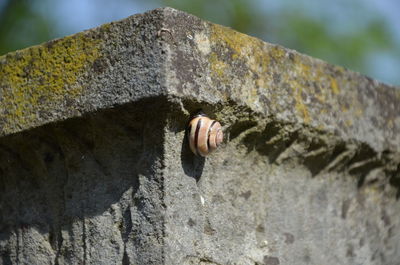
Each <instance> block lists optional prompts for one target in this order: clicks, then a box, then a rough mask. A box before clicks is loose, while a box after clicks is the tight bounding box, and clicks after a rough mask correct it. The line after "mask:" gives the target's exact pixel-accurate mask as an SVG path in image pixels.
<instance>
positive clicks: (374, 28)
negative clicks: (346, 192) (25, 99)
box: [0, 0, 400, 84]
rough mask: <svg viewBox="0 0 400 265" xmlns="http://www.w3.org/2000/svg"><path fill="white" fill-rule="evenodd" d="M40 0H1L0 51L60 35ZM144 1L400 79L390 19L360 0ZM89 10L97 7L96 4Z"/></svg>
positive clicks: (399, 56) (399, 59)
mask: <svg viewBox="0 0 400 265" xmlns="http://www.w3.org/2000/svg"><path fill="white" fill-rule="evenodd" d="M41 1H42V2H41V4H42V5H43V3H45V2H46V1H47V2H48V3H49V1H61V0H41ZM43 1H44V2H43ZM65 1H66V0H65ZM65 1H64V2H65ZM82 1H83V2H84V1H86V0H82ZM114 1H117V2H118V1H119V2H120V3H121V8H123V3H124V1H125V3H126V2H127V1H131V2H134V3H138V5H140V4H141V3H143V2H140V1H139V0H124V1H123V0H114ZM376 1H378V0H376ZM38 2H40V1H39V0H0V54H4V53H6V52H8V51H12V50H15V49H20V48H23V47H26V46H31V45H33V44H37V43H41V42H44V41H46V40H49V39H51V38H54V37H55V36H59V33H58V32H57V28H55V26H54V23H53V21H52V19H57V18H56V17H55V16H54V15H53V17H52V16H51V15H50V14H49V15H47V14H46V16H45V17H44V15H43V12H38V11H37V9H35V4H37V3H38ZM92 2H93V1H92ZM52 3H53V4H54V3H56V2H52ZM146 3H147V4H148V3H151V4H150V5H152V6H160V5H164V6H171V7H174V8H177V9H180V10H184V11H186V12H189V13H192V14H194V15H196V16H198V17H201V18H203V19H206V20H209V21H212V22H214V23H218V24H222V25H226V26H229V27H232V28H234V29H236V30H238V31H240V32H244V33H247V34H250V35H253V36H256V37H259V38H261V39H263V40H265V41H269V42H273V43H278V44H281V45H283V46H285V47H288V48H292V49H295V50H298V51H299V52H302V53H305V54H309V55H311V56H314V57H317V58H321V59H323V60H326V61H328V62H331V63H334V64H339V65H342V66H345V67H347V68H350V69H353V70H356V71H359V72H362V73H364V74H368V75H371V76H374V77H375V78H378V79H383V80H384V81H386V82H391V83H398V84H400V75H398V73H396V71H395V70H393V69H395V68H396V67H393V65H394V66H397V68H400V49H399V48H398V47H399V46H400V43H398V42H400V41H399V39H400V37H399V38H398V39H397V40H395V39H394V38H393V36H392V32H390V28H389V26H388V25H387V20H385V18H384V17H383V16H382V15H380V14H379V13H378V12H374V11H373V10H372V11H371V10H368V9H367V8H365V6H366V4H365V3H364V2H362V0H352V1H347V0H337V1H334V2H332V1H329V0H327V1H317V0H314V1H312V0H296V1H289V0H268V1H267V0H149V1H148V2H146ZM335 5H336V6H335ZM147 6H149V5H147ZM338 6H339V8H337V7H338ZM98 8H104V6H103V5H100V6H99V7H98ZM335 8H336V10H334V9H335ZM331 9H332V10H331ZM90 12H96V8H94V9H93V10H90ZM338 15H339V16H338ZM71 17H72V15H71ZM354 25H356V26H354ZM58 30H59V29H58ZM59 31H60V30H59ZM382 54H384V55H385V56H386V57H385V56H383V57H382V56H381V55H382ZM374 56H375V57H374ZM376 56H378V57H376ZM379 56H381V57H379ZM376 58H384V59H385V58H386V59H387V58H389V59H390V61H391V63H392V65H391V66H392V67H390V66H387V64H386V62H385V61H384V63H383V64H381V65H383V68H385V69H384V70H382V67H381V66H380V64H379V63H378V60H377V59H376ZM381 62H382V60H381Z"/></svg>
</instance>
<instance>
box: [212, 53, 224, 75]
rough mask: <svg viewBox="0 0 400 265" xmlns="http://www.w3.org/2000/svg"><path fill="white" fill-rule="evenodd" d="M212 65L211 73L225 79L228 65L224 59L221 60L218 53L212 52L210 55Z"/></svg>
mask: <svg viewBox="0 0 400 265" xmlns="http://www.w3.org/2000/svg"><path fill="white" fill-rule="evenodd" d="M209 61H210V67H211V73H212V74H213V75H216V76H217V77H218V78H220V79H225V70H226V68H227V67H228V66H227V64H226V63H224V61H222V60H220V59H219V58H218V55H217V54H216V53H212V54H211V55H210V59H209Z"/></svg>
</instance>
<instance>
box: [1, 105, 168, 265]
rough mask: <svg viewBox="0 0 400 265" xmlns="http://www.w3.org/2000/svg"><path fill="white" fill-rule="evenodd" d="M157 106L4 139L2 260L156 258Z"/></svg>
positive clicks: (159, 116) (159, 134)
mask: <svg viewBox="0 0 400 265" xmlns="http://www.w3.org/2000/svg"><path fill="white" fill-rule="evenodd" d="M164 105H165V101H164V100H162V99H161V98H160V99H152V100H143V101H141V102H137V103H135V104H134V105H128V106H124V107H118V108H115V109H113V110H107V111H102V112H98V113H95V114H91V115H87V116H85V117H83V118H79V119H72V120H69V121H66V122H64V123H60V124H51V125H47V126H44V127H40V128H37V129H34V130H31V131H29V132H24V133H19V134H16V135H11V136H7V137H4V138H2V139H1V141H0V161H1V162H0V173H1V175H0V189H1V190H0V206H1V211H0V264H132V263H137V264H162V248H163V232H162V230H163V225H162V224H163V217H162V214H161V211H162V199H163V195H162V193H163V188H162V187H163V183H162V175H161V169H162V157H163V154H162V153H163V148H162V142H163V134H162V132H163V128H164V120H163V119H164V118H163V115H162V113H163V106H164ZM143 113H147V114H146V115H145V116H143ZM160 113H161V114H160Z"/></svg>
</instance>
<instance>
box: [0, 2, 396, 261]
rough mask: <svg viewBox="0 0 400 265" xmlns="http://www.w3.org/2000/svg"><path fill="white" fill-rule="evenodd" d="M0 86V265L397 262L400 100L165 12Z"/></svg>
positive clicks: (41, 58)
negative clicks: (210, 145)
mask: <svg viewBox="0 0 400 265" xmlns="http://www.w3.org/2000/svg"><path fill="white" fill-rule="evenodd" d="M0 74H1V75H0V102H1V105H0V135H1V136H2V137H1V138H0V264H203V265H210V264H214V265H215V264H216V265H222V264H223V265H228V264H251V265H261V264H265V265H276V264H399V260H400V254H399V253H400V232H399V231H400V204H399V202H398V199H399V197H400V153H399V147H400V115H399V113H400V107H399V106H400V90H399V89H398V88H395V87H391V86H388V85H385V84H381V83H378V82H376V81H374V80H371V79H369V78H368V77H365V76H362V75H360V74H357V73H354V72H351V71H349V70H346V69H344V68H342V67H338V66H332V65H329V64H327V63H324V62H322V61H320V60H317V59H314V58H310V57H308V56H305V55H301V54H299V53H297V52H295V51H292V50H288V49H285V48H282V47H280V46H277V45H272V44H268V43H264V42H262V41H260V40H258V39H255V38H252V37H249V36H246V35H243V34H241V33H238V32H235V31H232V30H230V29H228V28H224V27H222V26H218V25H214V24H211V23H208V22H205V21H202V20H200V19H198V18H196V17H193V16H191V15H188V14H186V13H183V12H180V11H177V10H174V9H171V8H165V9H157V10H154V11H150V12H148V13H145V14H143V15H136V16H133V17H130V18H127V19H125V20H122V21H119V22H113V23H111V24H106V25H103V26H101V27H99V28H96V29H93V30H89V31H85V32H82V33H78V34H76V35H73V36H69V37H66V38H62V39H59V40H55V41H51V42H49V43H46V44H43V45H40V46H36V47H31V48H28V49H25V50H22V51H17V52H15V53H10V54H7V55H5V56H3V57H0ZM198 108H203V110H204V111H205V112H206V113H208V114H210V116H212V117H213V118H216V119H218V120H220V121H221V123H222V124H223V126H224V130H225V134H226V135H227V140H226V143H225V144H224V146H223V147H222V148H221V149H220V150H218V151H217V152H216V153H214V154H212V155H211V156H210V157H208V158H207V159H202V158H198V157H195V156H193V155H192V154H191V153H190V150H189V149H188V146H187V143H186V139H185V126H186V123H187V119H188V117H189V115H190V114H191V113H193V112H194V111H195V110H197V109H198Z"/></svg>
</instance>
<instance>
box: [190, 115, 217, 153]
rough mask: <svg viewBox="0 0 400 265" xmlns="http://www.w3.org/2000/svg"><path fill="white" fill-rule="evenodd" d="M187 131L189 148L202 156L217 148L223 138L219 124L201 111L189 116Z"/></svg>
mask: <svg viewBox="0 0 400 265" xmlns="http://www.w3.org/2000/svg"><path fill="white" fill-rule="evenodd" d="M187 132H188V139H189V146H190V149H191V150H192V152H193V153H194V154H195V155H199V156H203V157H204V156H207V155H208V154H210V153H211V152H212V151H214V150H215V149H217V147H218V146H219V145H220V144H221V143H222V141H223V138H224V134H223V132H222V127H221V124H220V123H219V122H218V121H215V120H212V119H210V118H209V117H208V116H207V115H206V114H204V113H203V112H202V111H199V112H198V113H197V114H195V115H194V116H192V117H191V118H190V120H189V125H188V130H187Z"/></svg>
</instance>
